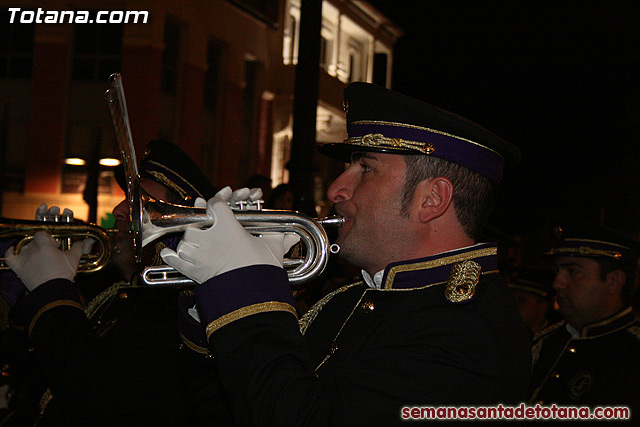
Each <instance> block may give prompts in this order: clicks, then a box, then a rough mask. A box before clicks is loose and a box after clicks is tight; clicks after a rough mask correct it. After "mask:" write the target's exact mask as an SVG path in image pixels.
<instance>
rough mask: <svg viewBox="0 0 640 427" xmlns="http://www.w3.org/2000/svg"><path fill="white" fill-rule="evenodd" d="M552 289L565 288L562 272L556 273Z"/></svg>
mask: <svg viewBox="0 0 640 427" xmlns="http://www.w3.org/2000/svg"><path fill="white" fill-rule="evenodd" d="M552 287H553V289H555V290H558V289H562V288H563V287H564V279H563V277H562V272H561V271H559V272H558V273H556V276H555V277H554V278H553V283H552Z"/></svg>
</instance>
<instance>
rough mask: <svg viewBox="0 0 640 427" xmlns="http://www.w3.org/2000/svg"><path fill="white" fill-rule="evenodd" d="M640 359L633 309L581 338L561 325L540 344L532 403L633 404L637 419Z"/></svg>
mask: <svg viewBox="0 0 640 427" xmlns="http://www.w3.org/2000/svg"><path fill="white" fill-rule="evenodd" d="M639 360H640V322H639V321H638V320H637V319H636V315H635V313H634V312H633V311H632V310H631V307H628V308H627V309H625V310H623V311H622V312H620V313H617V314H616V315H614V316H612V317H609V318H607V319H603V320H601V321H599V322H596V323H593V324H590V325H586V326H585V327H584V328H583V329H582V331H581V333H579V334H577V336H572V334H571V333H570V332H569V331H568V330H567V324H566V322H564V321H563V322H560V323H557V324H555V325H553V326H551V327H549V328H548V329H546V330H545V331H542V332H541V333H540V334H538V335H537V336H536V341H535V342H534V346H533V361H534V369H533V374H532V379H531V381H532V387H533V395H532V397H531V403H532V404H535V403H541V404H545V405H551V404H552V403H556V404H558V405H563V406H577V407H582V406H588V407H590V408H591V409H595V408H596V407H599V406H628V407H630V408H631V411H632V415H633V414H636V415H635V416H636V417H637V416H638V415H637V414H640V387H638V378H640V362H639ZM636 423H637V421H636ZM616 424H617V423H616ZM636 425H637V424H636Z"/></svg>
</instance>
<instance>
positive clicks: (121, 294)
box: [118, 292, 129, 299]
mask: <svg viewBox="0 0 640 427" xmlns="http://www.w3.org/2000/svg"><path fill="white" fill-rule="evenodd" d="M118 297H119V298H120V299H127V298H129V295H127V293H126V292H120V293H119V294H118Z"/></svg>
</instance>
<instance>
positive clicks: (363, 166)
mask: <svg viewBox="0 0 640 427" xmlns="http://www.w3.org/2000/svg"><path fill="white" fill-rule="evenodd" d="M360 167H361V168H362V172H369V171H370V170H371V167H370V166H369V165H367V164H366V163H360Z"/></svg>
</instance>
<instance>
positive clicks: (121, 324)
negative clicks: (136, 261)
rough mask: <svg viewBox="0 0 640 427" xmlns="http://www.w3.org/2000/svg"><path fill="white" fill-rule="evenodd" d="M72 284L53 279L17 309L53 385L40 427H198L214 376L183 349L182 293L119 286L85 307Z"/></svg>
mask: <svg viewBox="0 0 640 427" xmlns="http://www.w3.org/2000/svg"><path fill="white" fill-rule="evenodd" d="M74 286H75V285H74V284H73V283H71V282H69V281H66V280H53V281H50V282H48V283H46V284H44V285H43V286H40V287H38V288H37V289H36V290H35V291H34V292H32V293H30V294H29V295H28V296H26V297H25V298H24V299H22V300H21V301H19V303H18V305H17V306H16V307H15V312H16V314H17V315H18V317H17V318H16V319H15V320H16V322H17V323H18V324H19V325H22V326H24V327H25V328H26V329H27V331H28V334H29V337H30V343H31V346H32V347H33V349H34V354H35V355H36V357H37V360H38V364H39V366H40V367H41V369H42V371H43V373H44V375H45V377H46V378H47V379H48V380H49V387H50V390H49V392H48V393H47V394H46V395H45V396H44V398H43V400H42V402H41V408H42V409H43V413H44V417H43V418H42V421H41V422H40V424H39V425H58V426H59V425H112V426H113V425H119V426H120V425H132V426H133V425H153V426H180V425H198V424H199V421H198V417H199V415H200V414H202V413H203V412H206V411H208V409H209V408H208V407H207V405H206V404H203V401H202V400H200V399H208V396H207V395H206V393H205V395H201V394H199V393H201V392H202V393H204V391H203V390H204V389H205V388H206V386H207V383H209V382H210V381H211V378H212V377H213V376H214V375H215V373H214V371H213V366H212V365H211V364H210V363H209V361H208V359H207V358H206V357H203V356H201V357H196V356H195V355H193V354H191V352H189V351H184V350H183V349H182V348H183V345H182V344H181V340H180V335H179V332H178V323H177V317H176V316H177V312H176V300H177V291H175V290H171V289H149V288H136V287H131V286H129V285H128V284H126V283H124V282H121V283H116V284H114V285H113V286H111V287H109V288H108V289H106V290H105V291H104V292H103V293H101V294H99V295H98V296H97V297H96V298H95V299H94V300H93V301H92V302H90V303H89V304H88V306H87V307H86V308H84V307H82V306H81V304H80V300H79V298H78V296H77V295H78V294H77V292H76V289H75V287H74ZM87 316H89V317H90V319H88V318H87ZM205 401H206V400H205ZM45 407H46V408H45ZM201 419H203V420H206V421H207V422H210V420H211V418H210V417H201Z"/></svg>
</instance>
